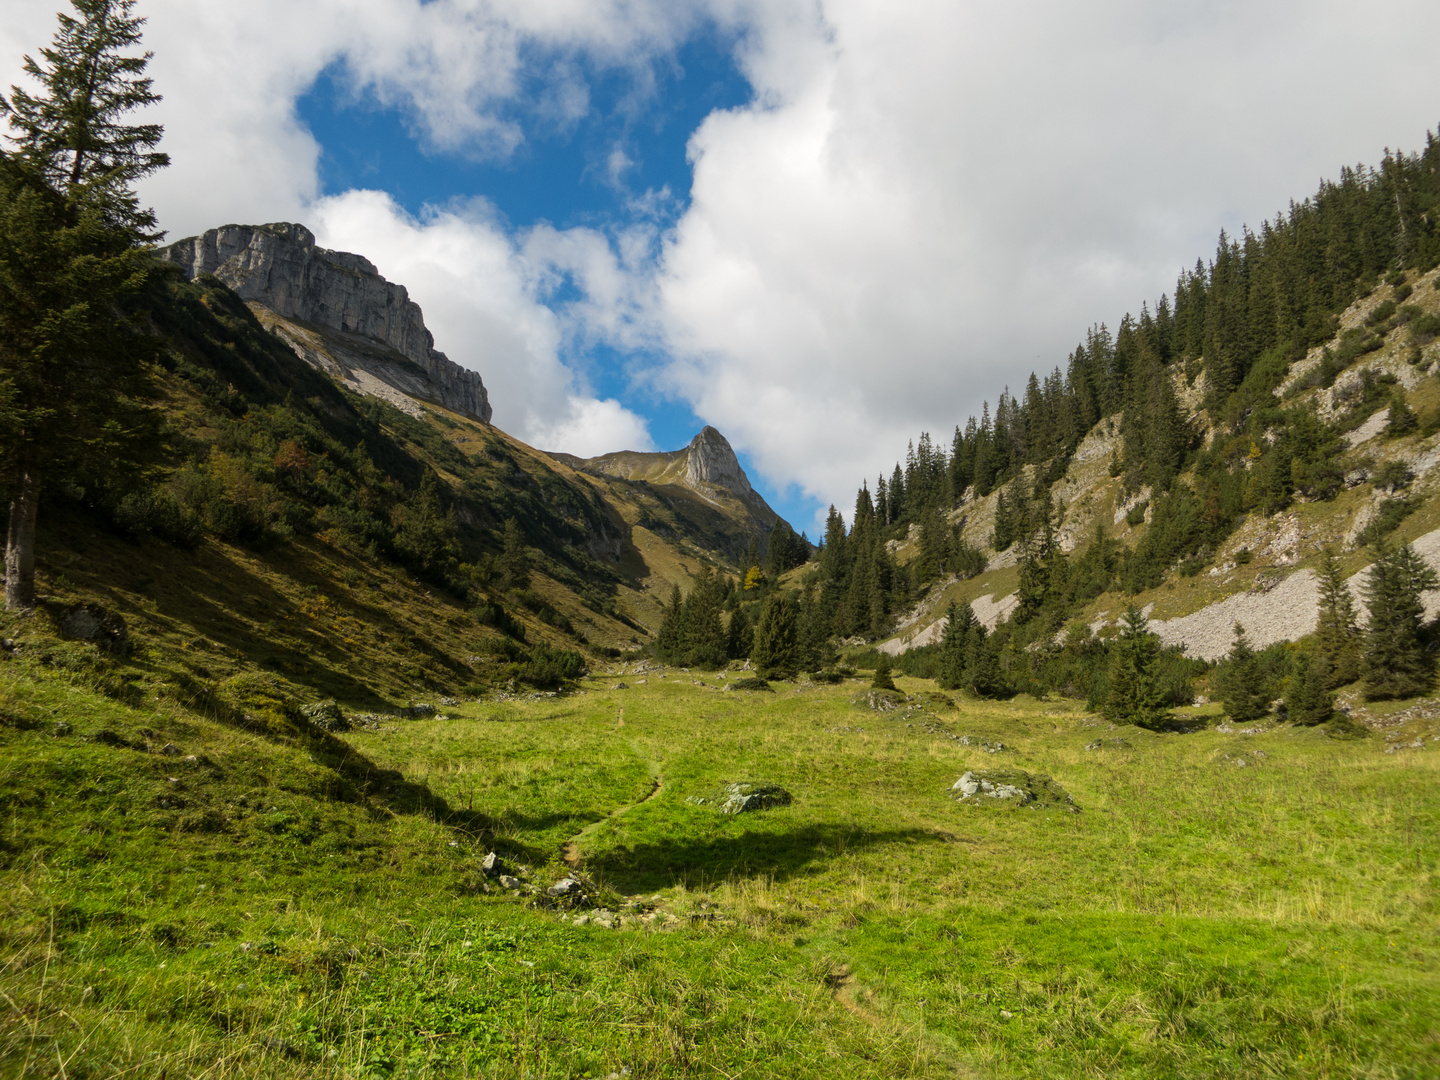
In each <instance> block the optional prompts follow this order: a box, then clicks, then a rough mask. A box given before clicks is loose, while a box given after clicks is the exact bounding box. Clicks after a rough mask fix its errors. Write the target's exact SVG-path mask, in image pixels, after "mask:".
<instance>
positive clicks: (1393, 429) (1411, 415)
mask: <svg viewBox="0 0 1440 1080" xmlns="http://www.w3.org/2000/svg"><path fill="white" fill-rule="evenodd" d="M1419 426H1420V421H1419V420H1418V419H1417V418H1416V416H1415V410H1414V409H1412V408H1410V403H1409V401H1408V400H1406V397H1405V388H1404V387H1403V386H1397V387H1395V389H1394V390H1392V391H1391V392H1390V417H1389V419H1388V420H1387V421H1386V423H1385V434H1386V435H1390V436H1400V435H1409V434H1410V433H1411V432H1412V431H1414V430H1416V429H1417V428H1418V427H1419Z"/></svg>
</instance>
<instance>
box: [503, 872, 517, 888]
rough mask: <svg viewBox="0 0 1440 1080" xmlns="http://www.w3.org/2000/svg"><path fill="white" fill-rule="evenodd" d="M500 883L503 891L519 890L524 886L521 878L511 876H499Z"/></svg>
mask: <svg viewBox="0 0 1440 1080" xmlns="http://www.w3.org/2000/svg"><path fill="white" fill-rule="evenodd" d="M499 881H500V887H501V888H502V889H518V888H520V885H521V884H522V882H521V881H520V879H519V878H517V877H511V876H510V875H509V874H501V875H499Z"/></svg>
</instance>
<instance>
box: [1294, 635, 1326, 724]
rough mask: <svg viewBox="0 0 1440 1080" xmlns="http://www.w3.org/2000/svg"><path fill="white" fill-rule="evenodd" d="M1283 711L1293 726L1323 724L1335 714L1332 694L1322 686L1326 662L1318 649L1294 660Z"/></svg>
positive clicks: (1323, 684)
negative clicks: (1293, 668) (1293, 670)
mask: <svg viewBox="0 0 1440 1080" xmlns="http://www.w3.org/2000/svg"><path fill="white" fill-rule="evenodd" d="M1285 712H1286V715H1287V717H1288V719H1289V720H1290V722H1291V723H1292V724H1302V725H1306V726H1313V725H1315V724H1323V723H1325V722H1326V721H1327V720H1329V719H1330V718H1331V717H1332V716H1334V715H1335V695H1334V694H1333V693H1331V691H1330V690H1329V688H1328V687H1326V685H1325V661H1324V658H1323V657H1321V655H1320V653H1319V651H1318V650H1316V651H1313V652H1309V653H1302V654H1300V656H1299V657H1297V658H1296V660H1295V672H1294V674H1293V675H1291V676H1290V690H1289V693H1287V694H1286V695H1285Z"/></svg>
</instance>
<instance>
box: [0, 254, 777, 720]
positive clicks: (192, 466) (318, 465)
mask: <svg viewBox="0 0 1440 1080" xmlns="http://www.w3.org/2000/svg"><path fill="white" fill-rule="evenodd" d="M150 317H151V320H152V324H153V326H154V328H155V329H156V330H157V331H158V332H159V333H160V334H162V335H163V336H164V337H165V339H166V340H167V342H168V349H167V353H166V358H165V362H164V367H163V369H159V370H156V371H155V372H154V373H153V377H152V380H151V390H152V394H153V397H154V402H155V404H156V405H157V406H158V408H159V412H160V415H161V417H162V419H163V422H162V424H161V426H160V437H159V438H157V439H155V440H154V441H153V442H152V443H151V445H150V448H149V452H148V458H147V460H146V462H145V467H144V469H143V470H142V471H141V472H140V473H139V474H127V475H125V476H123V477H113V478H111V480H110V481H108V483H106V484H102V485H92V486H89V487H86V488H83V489H82V488H79V487H71V488H69V489H67V490H65V491H64V492H62V493H61V494H60V496H59V498H58V501H57V502H56V504H55V505H52V506H51V507H49V508H47V510H46V512H45V513H44V514H42V515H41V538H40V539H41V546H40V552H39V555H40V558H39V574H38V584H39V587H40V591H41V594H42V598H43V603H42V610H43V611H46V612H49V613H50V614H51V615H52V616H53V619H47V620H45V621H46V623H47V625H50V624H56V623H58V621H59V620H60V619H61V617H62V616H63V614H64V612H65V611H67V610H69V609H71V608H73V607H74V605H76V604H78V603H82V602H91V603H98V604H101V605H103V606H104V607H105V608H106V609H107V610H110V611H112V612H114V613H116V614H117V615H119V616H120V617H121V618H123V619H124V620H125V621H126V622H127V623H128V625H129V628H130V633H131V636H132V638H133V639H134V640H135V641H136V642H139V643H144V645H143V651H142V653H141V654H140V655H148V656H149V657H150V658H151V661H153V662H149V661H147V662H145V663H141V664H140V665H139V666H138V667H136V666H135V665H134V664H132V665H130V666H129V667H128V668H127V671H126V674H125V675H124V676H123V677H124V678H125V679H128V680H131V681H132V682H133V683H134V684H135V685H136V686H137V687H139V688H141V689H137V691H136V692H142V691H143V687H144V686H145V685H147V684H153V686H154V687H163V688H167V692H168V689H169V688H174V687H177V686H184V685H191V684H192V683H193V684H194V685H195V686H196V687H198V688H199V689H198V690H196V691H195V692H196V693H202V694H203V693H208V692H209V689H207V688H213V687H214V686H217V685H220V684H223V683H225V682H226V680H229V679H233V678H236V677H240V676H243V675H244V674H245V673H247V672H253V671H256V670H257V669H258V670H260V671H264V672H267V673H268V674H269V675H270V676H273V677H275V678H279V679H281V680H282V681H283V682H285V683H287V684H288V685H290V687H291V688H292V689H291V691H290V692H292V693H294V694H296V695H298V696H299V697H301V698H308V697H318V696H333V697H337V698H340V699H341V700H345V701H349V702H353V703H355V704H365V703H371V704H377V705H378V704H379V703H380V702H381V701H382V700H385V699H390V700H396V699H398V700H402V701H403V700H405V699H407V698H409V697H412V696H417V695H422V694H435V693H441V694H452V695H454V694H460V693H462V692H464V691H466V690H467V689H472V690H473V689H479V688H483V687H485V686H495V685H508V684H509V682H510V681H511V680H513V679H517V678H518V679H520V680H522V681H530V682H532V683H535V684H537V685H545V684H547V683H552V684H553V681H554V679H555V678H556V677H557V671H562V672H563V671H564V670H570V668H566V667H565V665H566V664H569V663H570V661H565V660H564V659H563V655H562V654H564V653H565V652H566V651H568V652H569V653H571V654H574V655H575V657H576V662H580V658H581V657H582V656H584V655H586V654H591V655H593V654H596V653H597V652H598V651H607V652H608V651H610V650H613V649H634V648H637V647H639V646H640V645H641V644H643V643H644V642H645V640H646V639H647V637H648V634H649V633H650V632H651V631H652V630H653V628H655V627H657V626H658V625H659V622H660V619H661V613H662V604H663V601H664V599H665V598H666V597H668V595H669V593H670V590H671V587H672V585H674V584H681V585H684V586H685V587H687V588H688V583H689V581H690V580H691V578H692V577H693V575H694V574H696V573H697V572H699V571H700V570H701V568H702V567H709V568H711V569H720V570H731V569H733V566H732V561H733V557H734V556H733V552H734V550H735V548H736V545H737V543H738V544H740V545H741V546H743V543H744V540H743V539H741V538H742V537H746V536H748V535H749V533H747V532H746V531H745V529H746V525H745V524H744V522H748V520H749V519H748V518H745V519H740V520H736V519H733V518H732V517H731V516H730V515H732V514H736V513H738V511H736V510H734V509H732V508H730V507H726V506H724V505H717V503H716V500H713V499H703V498H701V497H700V496H698V495H695V494H693V493H692V495H691V497H692V498H693V499H694V500H695V501H694V503H693V504H692V503H691V502H687V501H686V500H684V499H680V498H670V499H657V498H656V497H655V496H654V495H653V494H652V493H651V492H650V491H649V490H648V489H647V488H646V487H645V486H644V485H637V484H635V483H632V482H629V481H625V480H620V479H616V478H612V477H608V476H605V475H602V474H596V473H590V472H580V471H577V470H576V469H574V468H572V467H571V465H569V464H567V463H566V462H565V461H563V460H557V459H556V458H552V457H550V456H549V455H546V454H543V453H541V452H539V451H536V450H534V449H532V448H530V447H528V446H525V445H524V444H523V443H521V442H519V441H518V440H516V439H514V438H512V437H510V436H508V435H506V434H505V433H503V432H501V431H499V430H498V429H496V428H493V427H491V426H490V425H488V424H486V423H484V422H482V421H480V420H479V419H478V418H474V417H467V416H464V415H462V414H460V413H457V412H454V411H452V410H449V409H447V408H445V407H443V406H441V405H439V404H437V403H435V402H432V401H421V400H419V399H414V398H411V399H407V401H404V402H401V404H406V405H407V409H408V411H407V410H402V409H400V408H397V407H396V406H395V405H393V404H391V403H390V401H388V400H384V399H381V398H377V397H366V396H360V395H358V394H356V393H354V392H353V391H352V390H350V389H348V388H347V387H346V386H345V385H344V384H342V383H341V382H337V380H336V379H335V378H334V377H332V375H331V374H329V373H327V369H326V366H325V365H324V364H323V363H322V364H317V363H315V358H314V357H313V356H312V357H309V358H307V360H308V362H307V360H302V359H301V357H300V356H298V355H297V352H296V350H295V348H294V337H293V335H294V334H296V333H299V332H301V331H304V332H305V333H307V334H309V335H310V341H311V343H312V346H313V350H314V352H315V353H318V354H323V355H325V356H329V353H328V352H325V350H328V349H329V348H330V346H331V343H332V342H333V341H334V340H336V336H337V335H338V334H339V332H336V331H333V328H325V327H319V326H315V325H313V324H312V325H311V326H310V328H309V329H308V330H306V329H305V328H303V327H297V325H296V324H291V323H289V322H288V321H287V320H282V319H281V318H280V317H279V316H277V315H275V313H274V312H273V311H271V310H269V309H268V308H265V307H264V306H263V305H260V304H258V302H252V303H251V304H248V305H247V304H246V303H245V302H243V301H242V300H241V299H240V298H239V297H238V296H237V295H236V294H235V293H234V292H233V291H232V290H230V289H229V288H228V287H226V286H225V285H224V284H223V283H222V282H220V281H219V280H218V279H216V278H214V277H210V276H201V277H198V278H197V279H196V280H195V281H193V282H184V281H173V282H171V283H169V284H167V285H166V286H165V287H164V288H163V290H161V291H160V292H158V293H156V294H155V295H154V296H153V297H152V300H151V303H150ZM281 330H284V331H287V332H286V333H280V332H277V331H281ZM353 336H354V335H349V336H348V337H346V338H345V339H344V340H345V341H346V344H347V345H348V347H350V348H351V349H354V348H356V345H355V344H354V342H353ZM372 347H373V348H374V349H375V350H376V351H377V353H379V352H380V351H381V350H382V348H383V343H381V344H374V343H372ZM387 362H390V361H387ZM510 522H513V523H514V524H513V526H511V527H510V529H509V530H507V523H510ZM507 531H509V532H510V534H511V535H510V537H509V541H508V542H507ZM521 564H528V566H526V565H521ZM517 565H518V566H519V569H517ZM41 617H42V618H43V616H41ZM42 636H43V635H42ZM27 637H28V633H26V632H24V627H23V625H22V632H21V633H19V634H18V639H19V640H21V641H22V642H23V641H24V640H25V639H26V638H27ZM152 650H153V651H152ZM556 650H559V651H558V652H557V651H556ZM557 657H559V659H557ZM557 664H558V665H559V667H557V666H556V665H557Z"/></svg>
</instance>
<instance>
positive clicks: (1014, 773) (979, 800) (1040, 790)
mask: <svg viewBox="0 0 1440 1080" xmlns="http://www.w3.org/2000/svg"><path fill="white" fill-rule="evenodd" d="M950 792H951V794H952V795H953V796H954V798H955V801H956V802H959V803H962V804H965V805H969V806H1012V807H1019V806H1025V807H1028V808H1030V809H1031V810H1064V811H1066V812H1067V813H1079V812H1080V808H1079V807H1078V806H1076V805H1075V801H1074V800H1073V799H1072V798H1070V794H1069V792H1067V791H1066V790H1065V789H1064V788H1062V787H1061V786H1060V785H1059V784H1057V783H1055V781H1054V780H1052V779H1050V777H1048V776H1043V775H1032V774H1031V773H1027V772H1021V771H1019V770H1018V769H1016V770H1004V771H996V772H985V773H977V772H967V773H965V775H964V776H962V777H960V779H959V780H956V781H955V783H954V784H953V785H952V786H951V788H950Z"/></svg>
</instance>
